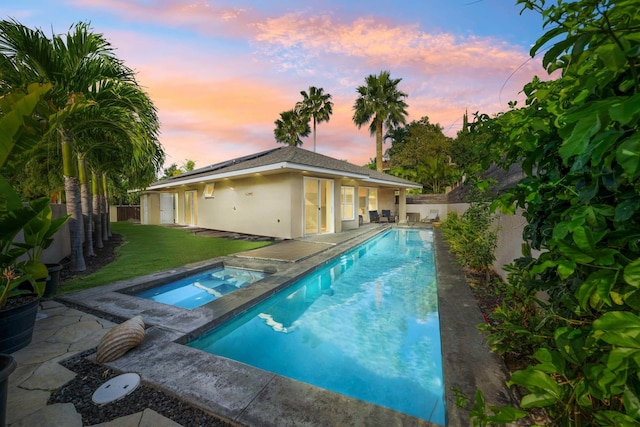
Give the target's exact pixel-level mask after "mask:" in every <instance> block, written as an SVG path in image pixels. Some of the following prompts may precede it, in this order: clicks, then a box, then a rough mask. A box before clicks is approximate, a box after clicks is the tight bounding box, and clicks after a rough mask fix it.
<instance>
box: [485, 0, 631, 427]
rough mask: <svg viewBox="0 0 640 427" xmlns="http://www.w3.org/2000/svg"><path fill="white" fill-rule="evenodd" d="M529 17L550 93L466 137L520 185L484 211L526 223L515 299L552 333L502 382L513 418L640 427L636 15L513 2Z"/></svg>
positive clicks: (580, 4) (586, 5)
mask: <svg viewBox="0 0 640 427" xmlns="http://www.w3.org/2000/svg"><path fill="white" fill-rule="evenodd" d="M517 4H520V5H522V6H523V8H524V9H529V10H534V11H538V12H539V13H541V14H542V16H543V18H544V20H545V28H546V30H547V32H546V33H545V34H544V35H543V36H542V37H541V38H540V39H539V40H538V41H537V42H536V43H535V45H534V46H533V48H532V49H531V54H532V55H536V54H538V53H539V52H541V51H543V49H546V48H547V44H549V47H548V49H547V50H546V52H545V53H544V57H543V64H544V66H545V67H546V69H547V71H548V72H549V73H554V72H555V73H557V74H560V78H558V79H556V80H551V81H541V80H539V79H534V80H533V81H532V82H531V83H529V84H528V85H526V86H525V88H524V92H525V94H526V95H527V102H526V105H525V106H524V107H523V108H520V109H512V110H510V111H508V112H506V113H504V114H501V115H499V116H497V117H495V118H489V117H486V116H484V117H482V116H481V117H480V118H479V120H478V122H477V123H476V124H475V125H476V127H477V128H478V129H480V130H481V132H483V134H484V135H485V136H486V135H490V137H489V138H488V142H489V143H488V145H487V150H491V153H492V155H491V156H487V158H493V159H501V160H502V162H503V164H504V165H505V166H508V165H510V164H512V163H519V164H521V165H522V167H523V170H524V172H525V174H526V177H525V178H524V179H523V180H522V181H521V182H520V183H519V184H518V185H517V186H516V187H515V188H514V189H513V190H512V191H510V192H509V193H507V194H504V195H502V196H500V197H499V198H498V199H497V200H496V206H499V207H500V208H501V209H502V210H503V211H509V212H513V211H514V210H515V209H516V208H518V207H519V208H522V209H523V210H524V216H525V218H526V219H527V222H528V225H527V227H526V228H525V231H524V237H525V239H527V240H528V241H529V242H530V244H531V247H532V248H534V249H539V250H542V251H543V252H542V255H540V256H539V257H538V258H537V259H536V260H534V261H533V262H531V263H530V264H528V265H527V266H526V267H525V268H526V272H527V281H526V284H525V285H526V286H527V287H530V288H532V289H533V290H535V291H544V292H545V293H546V294H548V296H549V303H548V307H547V310H548V311H549V312H552V313H553V314H554V316H555V319H556V321H557V322H558V324H557V327H556V328H555V330H554V331H553V335H552V336H551V337H549V339H546V340H544V342H543V343H541V344H540V345H539V346H538V348H537V349H536V350H535V352H534V355H533V358H534V364H533V365H531V366H529V367H528V368H526V369H524V370H520V371H517V372H514V373H513V374H512V376H511V380H510V384H516V385H519V386H522V387H525V388H526V389H527V390H528V394H525V395H524V396H523V398H522V400H521V402H520V404H521V407H522V408H536V407H539V408H544V409H545V410H546V412H547V414H548V416H549V417H550V419H551V422H552V424H553V425H580V426H595V425H600V426H622V425H624V426H638V425H640V370H639V368H640V316H639V314H640V212H639V211H640V185H639V183H640V179H639V178H640V132H639V131H640V129H639V125H640V76H639V72H640V62H639V61H640V59H639V55H640V31H639V30H640V13H638V10H639V9H638V5H637V2H636V1H634V0H616V1H613V0H581V1H572V2H564V1H560V0H559V1H557V3H556V4H554V5H547V2H545V1H544V0H518V1H517Z"/></svg>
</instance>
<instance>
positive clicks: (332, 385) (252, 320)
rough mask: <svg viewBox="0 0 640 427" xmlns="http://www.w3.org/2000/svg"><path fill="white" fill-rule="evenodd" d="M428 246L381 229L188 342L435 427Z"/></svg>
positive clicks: (434, 326)
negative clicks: (410, 416) (281, 289)
mask: <svg viewBox="0 0 640 427" xmlns="http://www.w3.org/2000/svg"><path fill="white" fill-rule="evenodd" d="M432 241H433V235H432V232H431V231H429V230H409V229H393V230H390V231H388V232H386V233H384V234H383V235H381V236H378V237H376V238H374V239H372V240H371V241H369V242H367V243H365V244H363V245H361V246H360V247H357V248H355V249H353V250H351V251H349V252H348V253H346V254H344V255H343V256H341V257H339V258H337V259H335V260H334V261H332V262H330V263H329V264H327V265H325V266H324V267H322V268H320V269H318V270H316V271H315V272H314V273H312V274H309V275H307V276H306V277H304V278H302V279H300V280H299V281H297V282H296V283H294V284H293V285H291V286H290V287H288V288H287V289H285V290H283V291H281V292H279V293H278V294H276V295H274V296H273V297H271V298H269V299H267V300H265V301H263V302H262V303H260V304H258V305H257V306H255V307H254V308H252V309H250V310H249V311H247V312H245V313H244V314H243V315H241V316H238V317H236V318H234V319H232V320H231V321H229V322H226V323H224V324H223V325H221V326H219V327H217V328H215V329H213V330H212V331H210V332H208V333H206V334H205V335H203V336H201V337H200V338H198V339H196V340H194V341H191V342H190V343H188V345H189V346H190V347H194V348H198V349H201V350H204V351H207V352H210V353H212V354H216V355H219V356H223V357H227V358H230V359H234V360H236V361H239V362H242V363H246V364H248V365H252V366H255V367H258V368H260V369H263V370H266V371H270V372H274V373H277V374H279V375H283V376H287V377H290V378H294V379H296V380H299V381H303V382H306V383H310V384H313V385H316V386H319V387H322V388H325V389H328V390H331V391H334V392H337V393H341V394H344V395H347V396H350V397H354V398H357V399H361V400H364V401H367V402H370V403H374V404H377V405H380V406H384V407H387V408H390V409H394V410H397V411H400V412H403V413H406V414H409V415H412V416H415V417H418V418H422V419H425V420H429V421H432V422H434V423H438V424H442V425H444V424H445V408H444V381H443V378H442V355H441V347H440V328H439V318H438V311H437V287H436V279H435V277H436V275H435V274H436V272H435V265H434V256H433V247H432Z"/></svg>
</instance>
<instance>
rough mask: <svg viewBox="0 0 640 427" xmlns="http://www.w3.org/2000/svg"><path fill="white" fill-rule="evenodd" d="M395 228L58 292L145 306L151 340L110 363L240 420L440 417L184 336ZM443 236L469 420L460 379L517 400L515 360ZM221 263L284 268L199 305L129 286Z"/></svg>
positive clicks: (104, 307) (442, 297)
mask: <svg viewBox="0 0 640 427" xmlns="http://www.w3.org/2000/svg"><path fill="white" fill-rule="evenodd" d="M388 228H389V227H388V226H384V227H376V228H371V229H369V230H363V232H362V233H360V234H355V235H354V236H352V237H350V238H349V239H348V240H346V241H344V242H342V243H336V244H334V245H331V246H327V247H326V249H324V250H323V251H320V252H318V253H315V254H312V255H310V256H307V257H305V258H303V259H300V260H298V261H296V262H291V261H275V260H269V259H264V258H250V257H247V256H246V253H245V254H243V256H240V257H239V256H227V257H218V258H214V259H211V260H207V261H203V262H199V263H194V264H190V265H187V266H184V267H180V268H176V269H171V270H166V271H163V272H158V273H154V274H151V275H147V276H143V277H137V278H135V279H131V280H124V281H120V282H117V283H113V284H110V285H105V286H101V287H98V288H93V289H89V290H86V291H82V292H78V293H75V294H70V295H65V296H62V297H60V298H58V299H59V300H60V301H62V302H64V303H67V304H70V305H73V306H75V307H77V308H80V309H84V310H86V311H90V312H92V313H94V314H97V315H99V316H100V315H103V316H107V317H111V318H113V317H115V318H117V319H121V320H126V319H128V318H131V317H133V316H135V315H139V314H140V315H142V316H143V319H144V320H145V323H146V324H147V330H146V336H145V340H144V342H143V343H142V344H141V345H140V346H139V347H137V348H135V349H133V350H131V351H130V352H128V353H127V354H126V355H125V356H123V357H121V358H120V359H118V360H116V361H113V362H110V363H107V365H108V366H109V367H110V368H113V369H115V370H117V371H120V372H136V373H138V374H139V375H140V376H141V377H142V381H143V382H145V383H147V384H149V385H152V386H154V387H157V388H160V389H162V390H163V391H165V392H167V393H169V394H173V395H176V396H178V397H179V398H180V399H183V400H186V401H188V402H189V403H191V404H193V405H194V406H196V407H199V408H202V409H204V410H205V411H208V412H212V413H214V414H216V415H218V416H221V417H222V418H224V419H227V420H229V421H231V422H233V423H240V424H242V425H249V426H271V425H273V426H275V425H277V426H284V425H292V426H293V425H296V426H298V425H309V426H315V425H411V426H413V425H415V426H428V425H436V424H433V423H430V422H428V421H425V420H421V419H418V418H414V417H411V416H409V415H406V414H403V413H400V412H397V411H393V410H390V409H387V408H383V407H380V406H377V405H374V404H370V403H366V402H363V401H360V400H357V399H353V398H349V397H346V396H343V395H340V394H337V393H333V392H331V391H328V390H324V389H322V388H319V387H316V386H312V385H309V384H306V383H302V382H299V381H296V380H292V379H289V378H285V377H282V376H279V375H276V374H273V373H270V372H266V371H263V370H260V369H257V368H253V367H251V366H247V365H244V364H242V363H238V362H235V361H233V360H229V359H225V358H223V357H219V356H215V355H210V354H207V353H204V352H202V351H200V350H196V349H193V348H190V347H187V346H185V345H182V344H184V343H186V342H189V341H191V340H193V339H194V338H196V337H198V336H200V335H201V334H202V333H203V332H205V331H206V330H208V329H210V328H212V327H215V326H216V325H218V324H220V323H222V322H224V321H226V320H228V319H229V318H231V317H233V316H235V315H237V314H239V313H241V312H243V311H246V310H247V309H249V308H250V307H252V306H253V305H255V304H257V303H259V302H260V301H262V300H264V299H266V298H268V297H269V296H271V295H273V294H274V293H276V292H278V291H279V290H281V289H283V288H284V287H287V286H289V285H290V284H291V283H293V282H294V281H295V280H296V279H297V278H298V277H300V276H302V275H304V274H308V273H309V272H311V271H314V270H315V269H317V268H319V267H321V266H323V265H325V264H327V263H328V262H331V261H332V260H333V259H335V258H336V257H337V256H339V255H340V254H341V253H343V252H345V251H348V250H349V249H351V248H353V247H355V246H357V245H359V244H361V243H363V242H365V241H367V240H369V239H370V238H371V237H373V236H375V235H377V234H380V233H382V232H384V231H386V230H387V229H388ZM434 241H435V253H436V269H437V280H438V287H439V291H438V304H439V312H440V324H441V336H442V352H443V369H444V377H445V384H446V389H445V402H446V412H447V425H449V426H457V425H460V426H463V425H468V416H467V414H466V411H465V410H462V409H460V408H457V407H456V406H455V396H453V393H452V392H451V388H452V387H457V388H459V389H460V390H461V391H462V392H464V393H465V394H466V395H467V396H470V397H472V396H473V393H475V390H476V389H478V388H479V389H482V390H483V392H484V394H485V397H486V398H487V401H488V403H489V404H505V403H509V402H511V399H510V395H509V391H508V390H507V389H506V386H505V385H504V384H505V381H506V378H507V376H506V368H504V364H503V363H502V361H501V359H500V358H499V357H498V356H497V355H495V354H493V353H491V352H490V350H489V349H488V347H487V346H486V344H485V343H484V339H483V338H482V336H481V335H480V333H479V332H478V330H477V328H476V327H475V325H476V324H478V323H480V322H481V321H482V320H483V318H482V315H481V313H480V311H479V309H478V307H477V303H476V302H475V298H474V297H473V294H472V293H471V290H470V289H469V286H468V285H467V284H466V282H464V277H463V276H462V274H461V271H460V268H459V267H457V266H456V265H454V263H453V260H452V259H451V256H450V255H449V253H448V250H447V247H446V244H445V243H444V242H443V241H442V238H441V235H440V234H439V232H438V230H436V238H435V239H434ZM220 264H224V265H227V266H234V267H242V268H252V269H256V270H264V269H270V270H273V269H275V270H276V271H275V272H274V273H273V274H271V275H269V276H267V277H266V278H265V279H262V280H260V281H259V282H256V283H254V284H252V285H251V286H248V287H246V288H241V289H239V290H237V291H235V292H233V293H231V294H228V295H225V296H224V297H223V298H219V299H217V300H214V301H213V302H211V303H209V304H207V305H205V306H202V307H199V308H197V309H193V310H188V309H183V308H179V307H171V306H167V305H165V304H160V303H157V302H155V301H152V300H147V299H143V298H138V297H135V296H133V295H129V294H126V293H123V292H122V291H123V290H129V291H131V290H132V289H135V288H136V286H141V285H142V283H145V282H148V281H152V282H153V281H155V282H157V283H160V282H161V281H164V280H166V278H167V276H169V275H171V276H177V277H180V276H182V277H184V276H185V275H188V274H191V273H193V272H196V271H201V270H204V269H208V268H211V267H212V266H215V265H220ZM471 322H475V323H473V324H471Z"/></svg>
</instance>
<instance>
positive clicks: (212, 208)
mask: <svg viewBox="0 0 640 427" xmlns="http://www.w3.org/2000/svg"><path fill="white" fill-rule="evenodd" d="M309 180H314V181H315V182H317V183H318V190H321V191H320V192H315V191H314V190H313V188H314V185H315V184H314V183H312V182H313V181H309ZM328 183H331V184H332V185H331V187H332V188H331V191H332V193H331V194H332V197H330V198H329V199H327V198H326V197H328V196H329V194H327V193H325V191H326V190H327V189H328ZM309 185H310V186H311V187H309V188H307V187H308V186H309ZM343 186H350V187H353V188H354V191H355V194H354V197H355V199H354V201H353V203H354V208H355V209H356V214H355V217H354V218H353V219H347V220H343V219H342V192H341V190H342V187H343ZM361 188H368V189H375V190H376V192H377V193H376V194H377V208H378V212H379V213H381V211H382V210H383V209H388V210H390V211H392V212H393V213H394V214H396V213H397V211H398V209H399V206H398V207H397V206H396V199H395V193H396V191H400V193H402V194H404V190H406V189H415V188H421V186H420V184H416V183H414V182H411V181H407V180H404V179H401V178H398V177H394V176H391V175H388V174H384V173H380V172H377V171H372V170H370V169H367V168H364V167H361V166H356V165H352V164H350V163H348V162H345V161H342V160H338V159H334V158H331V157H328V156H325V155H321V154H318V153H315V152H310V151H308V150H304V149H301V148H299V147H280V148H277V149H271V150H267V151H264V152H261V153H255V154H252V155H248V156H245V157H240V158H237V159H232V160H229V161H225V162H221V163H218V164H214V165H210V166H206V167H204V168H200V169H197V170H194V171H190V172H187V173H185V174H182V175H179V176H176V177H172V178H168V179H165V180H162V181H158V182H156V183H153V184H151V185H150V186H149V191H146V192H144V193H143V195H142V196H141V200H142V202H141V211H142V212H141V220H142V223H144V224H160V223H161V222H163V217H162V215H158V213H157V212H158V211H159V210H160V207H161V205H162V203H161V201H162V196H161V195H157V194H160V193H165V194H174V195H176V196H175V199H176V200H177V202H176V203H175V205H176V209H175V215H174V218H175V223H177V224H181V225H193V226H198V227H204V228H210V229H215V230H225V231H232V232H238V233H246V234H255V235H263V236H272V237H276V238H281V239H293V238H298V237H302V236H304V235H306V234H309V233H311V234H313V233H314V232H313V231H312V230H314V228H315V227H314V223H315V224H322V226H321V227H319V228H318V230H317V232H322V233H339V232H341V231H342V230H346V229H353V228H357V227H359V226H360V223H359V220H358V213H360V212H359V208H360V206H358V203H360V201H359V193H358V191H359V189H361ZM323 194H326V196H322V195H323ZM315 197H317V198H318V200H317V203H316V202H314V201H313V199H314V198H315ZM365 197H366V196H365ZM369 197H372V196H369ZM307 199H308V200H307ZM371 200H373V199H371ZM402 204H404V200H403V201H402ZM191 206H193V213H190V207H191ZM305 206H315V207H318V208H319V209H318V211H317V213H315V214H314V212H315V211H314V210H310V211H307V210H306V208H305ZM146 210H149V212H145V211H146ZM364 213H365V215H363V221H364V222H368V220H369V218H368V213H367V209H365V211H364ZM314 215H318V218H314ZM305 216H306V219H305ZM400 219H401V220H402V218H400ZM318 221H321V222H319V223H318ZM164 222H167V221H166V218H165V219H164ZM171 222H174V221H173V217H172V221H171ZM325 225H328V227H325Z"/></svg>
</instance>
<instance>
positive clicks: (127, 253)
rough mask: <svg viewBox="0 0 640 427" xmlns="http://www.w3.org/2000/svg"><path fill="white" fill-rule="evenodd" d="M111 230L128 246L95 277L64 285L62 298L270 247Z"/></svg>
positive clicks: (120, 226) (155, 229)
mask: <svg viewBox="0 0 640 427" xmlns="http://www.w3.org/2000/svg"><path fill="white" fill-rule="evenodd" d="M111 230H112V232H114V233H118V234H122V235H123V236H124V240H125V243H124V244H123V245H122V246H120V247H119V248H118V249H117V250H116V253H117V256H116V259H115V260H114V261H113V262H112V263H111V264H109V265H107V266H106V267H104V268H102V269H100V270H98V271H96V272H95V273H93V274H90V275H87V276H84V277H77V278H71V279H68V280H66V281H64V282H63V283H62V289H61V291H60V292H59V294H66V293H70V292H76V291H80V290H83V289H88V288H92V287H95V286H100V285H104V284H107V283H113V282H116V281H118V280H123V279H129V278H131V277H136V276H143V275H145V274H150V273H154V272H156V271H161V270H166V269H170V268H174V267H179V266H183V265H185V264H189V263H192V262H196V261H202V260H205V259H210V258H215V257H218V256H223V255H229V254H233V253H236V252H242V251H246V250H249V249H254V248H259V247H261V246H266V245H269V244H270V243H269V242H249V241H245V240H231V239H220V238H214V237H198V236H194V235H193V233H190V232H188V231H185V230H181V229H175V228H168V227H161V226H157V225H140V224H131V223H129V222H117V223H112V224H111Z"/></svg>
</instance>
